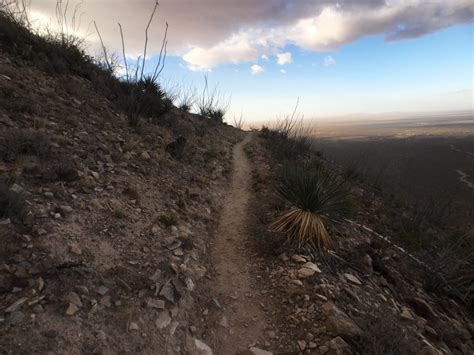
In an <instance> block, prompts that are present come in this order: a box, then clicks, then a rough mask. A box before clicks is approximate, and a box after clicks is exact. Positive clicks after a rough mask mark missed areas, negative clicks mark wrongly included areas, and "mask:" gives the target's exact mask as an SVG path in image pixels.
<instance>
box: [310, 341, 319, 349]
mask: <svg viewBox="0 0 474 355" xmlns="http://www.w3.org/2000/svg"><path fill="white" fill-rule="evenodd" d="M317 347H318V344H316V343H313V342H312V341H310V342H309V344H308V348H310V349H316V348H317Z"/></svg>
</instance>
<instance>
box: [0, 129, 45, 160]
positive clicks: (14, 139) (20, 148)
mask: <svg viewBox="0 0 474 355" xmlns="http://www.w3.org/2000/svg"><path fill="white" fill-rule="evenodd" d="M50 149H51V142H50V139H49V137H48V136H47V135H46V134H45V133H44V132H43V131H40V130H35V129H11V130H9V131H8V132H6V134H5V136H4V140H3V141H0V157H2V158H3V159H4V160H6V161H15V160H16V159H17V158H18V157H19V156H20V155H35V156H37V157H39V158H42V159H44V158H47V157H48V156H49V153H50Z"/></svg>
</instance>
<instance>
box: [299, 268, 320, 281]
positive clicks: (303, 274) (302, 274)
mask: <svg viewBox="0 0 474 355" xmlns="http://www.w3.org/2000/svg"><path fill="white" fill-rule="evenodd" d="M315 273H316V271H314V270H313V269H309V268H307V267H302V268H301V269H299V270H298V278H300V279H307V278H308V277H311V276H313V275H314V274H315Z"/></svg>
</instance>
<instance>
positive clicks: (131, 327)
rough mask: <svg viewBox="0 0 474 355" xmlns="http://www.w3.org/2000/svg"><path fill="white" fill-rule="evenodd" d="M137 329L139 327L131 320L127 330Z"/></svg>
mask: <svg viewBox="0 0 474 355" xmlns="http://www.w3.org/2000/svg"><path fill="white" fill-rule="evenodd" d="M139 329H140V327H139V326H138V324H137V323H135V322H131V323H130V325H129V326H128V330H139Z"/></svg>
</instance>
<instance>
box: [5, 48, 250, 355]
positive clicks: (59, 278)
mask: <svg viewBox="0 0 474 355" xmlns="http://www.w3.org/2000/svg"><path fill="white" fill-rule="evenodd" d="M0 92H1V94H0V127H1V129H0V146H1V151H0V154H1V160H0V173H1V181H0V183H1V191H0V194H1V196H0V208H1V211H0V213H1V214H2V216H1V223H0V236H1V245H0V309H1V310H2V312H1V314H0V328H1V330H0V333H1V334H2V336H0V349H1V350H0V352H1V353H30V352H31V350H32V349H35V353H48V352H53V353H57V354H61V353H62V354H64V353H68V354H75V353H76V354H79V353H104V354H105V353H107V354H108V353H112V352H113V351H119V352H127V353H138V352H147V353H164V352H165V350H166V349H170V351H171V352H172V353H176V352H177V350H179V349H180V347H182V346H183V344H182V342H183V341H184V338H185V337H184V335H183V334H179V333H186V329H187V326H186V324H187V323H186V322H187V320H186V308H187V307H188V306H189V303H190V302H191V300H192V298H191V297H190V296H189V294H190V293H191V291H193V290H194V288H195V285H196V284H197V283H198V280H199V279H200V278H202V277H203V276H204V275H205V274H206V269H205V268H204V267H202V265H201V259H202V257H203V254H204V253H205V251H206V244H207V242H208V236H209V232H208V230H209V229H210V228H211V226H212V224H213V221H214V220H215V219H216V217H215V216H216V209H215V201H217V200H218V198H219V196H220V194H221V193H222V189H223V188H224V186H225V185H226V184H227V182H226V181H227V176H228V174H229V172H230V159H231V155H232V154H231V152H232V146H233V144H234V143H236V142H237V141H239V140H241V138H242V136H241V133H240V132H239V131H238V130H235V129H233V128H231V127H227V126H225V125H223V124H215V123H212V122H210V121H209V120H207V119H204V118H201V117H199V116H196V115H192V114H188V113H186V112H183V111H180V110H178V109H171V110H170V111H169V112H168V113H167V114H166V115H165V116H163V117H162V122H164V123H162V124H158V125H156V124H150V123H146V122H145V123H144V124H143V125H142V127H141V129H140V131H139V132H136V130H134V129H131V128H130V127H129V126H128V124H127V121H126V118H125V116H124V115H123V114H122V113H120V111H119V110H118V109H117V108H116V107H115V105H113V104H112V103H111V102H110V101H109V100H108V99H106V98H105V97H104V96H102V95H101V94H100V93H99V92H97V91H96V90H95V88H94V86H93V84H92V83H91V82H90V81H89V80H87V79H84V78H82V77H79V76H77V75H74V74H71V73H65V74H55V75H51V74H47V73H45V72H43V71H42V70H41V69H40V68H38V66H36V65H34V64H32V63H30V62H28V61H25V60H23V59H22V58H18V57H15V56H11V55H8V54H6V53H5V52H0ZM177 137H185V138H186V145H185V148H184V153H183V156H182V158H181V159H178V158H179V157H176V156H175V157H174V156H173V150H172V149H168V151H167V149H166V147H167V145H168V144H170V143H172V142H174V141H175V140H176V138H177ZM170 153H171V154H170ZM175 155H176V154H175ZM157 319H158V320H161V321H162V322H164V323H171V329H172V331H166V332H160V331H159V329H160V327H161V326H160V325H159V324H157ZM157 327H158V331H157ZM178 352H179V351H178Z"/></svg>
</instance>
